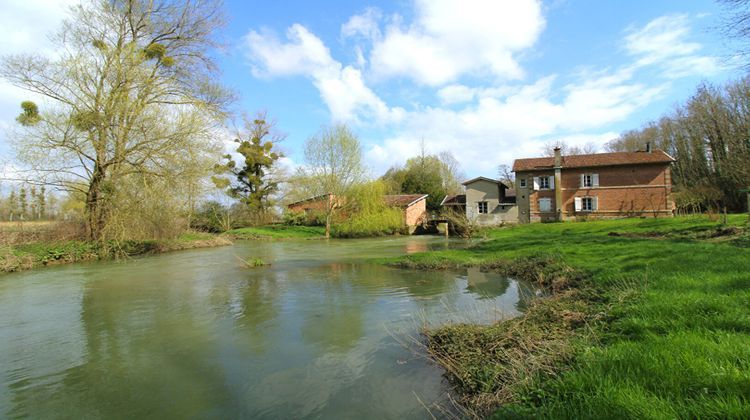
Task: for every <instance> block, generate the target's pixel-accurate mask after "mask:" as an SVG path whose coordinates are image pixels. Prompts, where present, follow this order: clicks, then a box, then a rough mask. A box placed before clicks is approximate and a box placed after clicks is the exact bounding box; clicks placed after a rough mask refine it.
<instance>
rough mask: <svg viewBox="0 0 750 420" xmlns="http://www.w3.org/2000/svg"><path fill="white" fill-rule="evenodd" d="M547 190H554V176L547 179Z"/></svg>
mask: <svg viewBox="0 0 750 420" xmlns="http://www.w3.org/2000/svg"><path fill="white" fill-rule="evenodd" d="M549 189H551V190H554V189H555V177H554V176H551V177H549Z"/></svg>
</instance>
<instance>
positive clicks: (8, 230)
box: [0, 222, 232, 273]
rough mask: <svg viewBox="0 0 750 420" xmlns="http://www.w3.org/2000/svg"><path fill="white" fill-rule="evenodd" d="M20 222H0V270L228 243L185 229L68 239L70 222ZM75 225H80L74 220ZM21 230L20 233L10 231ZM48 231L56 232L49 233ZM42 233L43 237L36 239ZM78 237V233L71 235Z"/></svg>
mask: <svg viewBox="0 0 750 420" xmlns="http://www.w3.org/2000/svg"><path fill="white" fill-rule="evenodd" d="M23 224H24V223H19V222H16V223H13V224H12V225H11V224H7V223H5V224H0V234H2V239H1V240H0V273H4V272H5V273H9V272H15V271H23V270H29V269H32V268H36V267H41V266H46V265H57V264H68V263H74V262H80V261H91V260H107V259H116V258H128V257H133V256H138V255H148V254H158V253H163V252H169V251H178V250H184V249H194V248H207V247H215V246H225V245H231V244H232V242H231V241H230V240H229V239H227V238H226V237H222V236H217V235H213V234H209V233H201V232H186V233H183V234H182V235H180V236H177V237H175V238H170V239H159V240H156V239H147V240H124V241H114V240H112V241H107V242H92V241H87V240H82V239H69V238H68V237H66V236H65V235H64V234H63V232H68V231H69V229H70V226H62V227H58V228H56V227H54V226H51V225H53V224H52V223H46V224H44V225H42V226H43V227H44V228H46V230H40V231H38V232H37V233H32V232H34V226H40V225H39V224H38V223H36V224H34V226H25V227H20V226H23ZM74 226H76V227H79V228H80V225H78V224H75V225H74ZM19 230H22V232H23V233H24V235H22V236H15V235H14V233H13V232H18V231H19ZM50 232H56V233H55V234H54V236H50ZM40 237H44V238H45V240H39V238H40ZM75 237H80V235H75Z"/></svg>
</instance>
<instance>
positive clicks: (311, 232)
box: [226, 225, 325, 239]
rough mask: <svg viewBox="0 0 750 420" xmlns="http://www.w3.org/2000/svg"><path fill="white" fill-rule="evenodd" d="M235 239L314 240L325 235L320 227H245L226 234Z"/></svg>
mask: <svg viewBox="0 0 750 420" xmlns="http://www.w3.org/2000/svg"><path fill="white" fill-rule="evenodd" d="M226 234H227V235H229V236H230V237H233V238H236V239H316V238H321V237H323V236H324V235H325V228H323V227H322V226H286V225H269V226H259V227H246V228H240V229H233V230H230V231H228V232H226Z"/></svg>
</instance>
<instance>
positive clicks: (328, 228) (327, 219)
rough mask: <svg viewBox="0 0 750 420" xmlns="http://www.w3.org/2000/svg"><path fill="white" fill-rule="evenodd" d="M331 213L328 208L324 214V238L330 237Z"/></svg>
mask: <svg viewBox="0 0 750 420" xmlns="http://www.w3.org/2000/svg"><path fill="white" fill-rule="evenodd" d="M331 213H332V211H331V210H329V211H328V213H327V214H326V239H329V238H330V237H331Z"/></svg>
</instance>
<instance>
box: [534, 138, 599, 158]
mask: <svg viewBox="0 0 750 420" xmlns="http://www.w3.org/2000/svg"><path fill="white" fill-rule="evenodd" d="M557 147H559V148H560V149H562V150H561V152H562V154H563V155H568V156H572V155H590V154H592V153H597V152H598V151H599V147H598V146H597V145H595V144H594V143H586V144H584V145H583V146H574V145H570V144H568V143H565V142H564V141H562V140H555V141H551V142H547V143H545V144H544V151H543V152H544V155H545V156H554V155H555V148H557Z"/></svg>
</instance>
